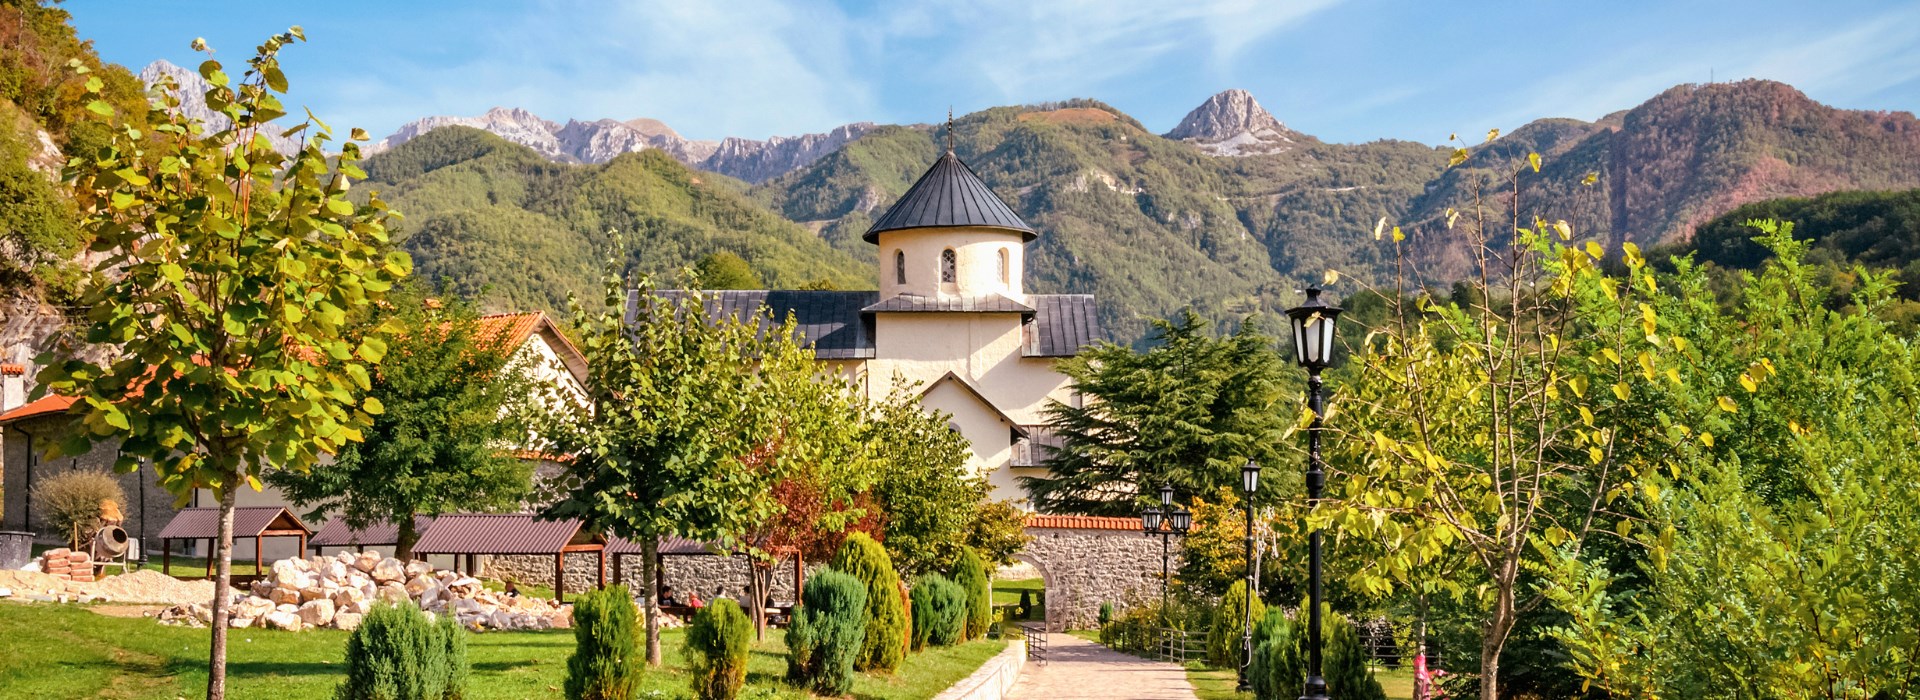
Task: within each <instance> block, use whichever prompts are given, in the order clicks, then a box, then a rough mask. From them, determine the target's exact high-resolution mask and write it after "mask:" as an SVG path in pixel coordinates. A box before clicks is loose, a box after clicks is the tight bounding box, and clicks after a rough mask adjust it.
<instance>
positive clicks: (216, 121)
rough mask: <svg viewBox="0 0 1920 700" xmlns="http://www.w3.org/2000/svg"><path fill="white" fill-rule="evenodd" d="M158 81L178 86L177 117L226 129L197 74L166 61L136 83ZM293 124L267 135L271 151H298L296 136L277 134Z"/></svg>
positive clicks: (151, 66)
mask: <svg viewBox="0 0 1920 700" xmlns="http://www.w3.org/2000/svg"><path fill="white" fill-rule="evenodd" d="M162 78H169V79H172V81H173V84H174V85H176V86H178V88H179V95H180V112H181V114H184V115H186V116H188V117H192V118H194V119H198V120H200V122H201V123H203V124H206V125H207V128H208V129H209V130H212V129H225V128H227V125H228V124H229V123H230V122H229V121H227V116H226V115H224V114H221V113H219V112H215V111H213V110H212V109H210V108H208V107H207V98H206V95H207V90H208V89H209V88H212V87H213V85H212V84H211V83H208V82H207V81H206V79H205V78H202V77H200V74H199V73H197V72H195V71H193V70H192V69H189V68H182V67H180V66H176V65H174V64H173V63H171V62H169V61H166V60H159V61H154V62H152V63H149V64H147V67H145V68H142V69H140V82H142V83H145V84H146V85H147V86H148V87H152V86H153V85H155V84H157V83H159V82H160V81H161V79H162ZM297 123H298V122H296V121H292V120H291V119H289V121H287V122H286V123H285V125H284V126H282V127H280V128H279V129H273V130H270V131H268V133H267V140H268V141H269V142H271V143H272V144H273V150H276V151H279V152H281V153H293V152H294V151H298V150H300V138H299V137H298V136H281V135H280V132H281V131H282V130H285V129H286V127H288V126H293V125H294V124H297ZM342 135H343V134H342Z"/></svg>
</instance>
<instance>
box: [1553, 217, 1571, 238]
mask: <svg viewBox="0 0 1920 700" xmlns="http://www.w3.org/2000/svg"><path fill="white" fill-rule="evenodd" d="M1553 230H1554V232H1555V233H1558V234H1560V240H1563V241H1571V240H1573V224H1569V223H1567V220H1566V219H1561V220H1559V221H1555V222H1553Z"/></svg>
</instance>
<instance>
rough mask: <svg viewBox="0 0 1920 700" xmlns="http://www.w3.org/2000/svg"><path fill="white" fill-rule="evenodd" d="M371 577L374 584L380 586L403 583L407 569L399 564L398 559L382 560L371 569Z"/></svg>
mask: <svg viewBox="0 0 1920 700" xmlns="http://www.w3.org/2000/svg"><path fill="white" fill-rule="evenodd" d="M372 576H373V580H374V581H375V582H376V583H381V584H387V583H393V582H396V581H404V580H406V578H407V567H406V565H405V564H402V563H400V560H399V559H382V560H380V563H379V564H378V565H375V566H374V567H373V571H372Z"/></svg>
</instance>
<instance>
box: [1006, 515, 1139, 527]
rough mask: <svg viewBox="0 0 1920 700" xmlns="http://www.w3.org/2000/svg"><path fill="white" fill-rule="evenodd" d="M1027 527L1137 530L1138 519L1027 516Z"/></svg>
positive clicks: (1086, 516) (1084, 516)
mask: <svg viewBox="0 0 1920 700" xmlns="http://www.w3.org/2000/svg"><path fill="white" fill-rule="evenodd" d="M1027 527H1040V528H1052V529H1059V530H1138V529H1140V519H1139V518H1104V517H1097V516H1092V515H1039V514H1034V515H1029V516H1027Z"/></svg>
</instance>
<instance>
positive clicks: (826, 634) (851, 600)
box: [787, 571, 867, 696]
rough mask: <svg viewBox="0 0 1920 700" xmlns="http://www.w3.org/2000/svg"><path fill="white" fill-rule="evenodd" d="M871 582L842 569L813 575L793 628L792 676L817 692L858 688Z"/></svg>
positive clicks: (789, 666)
mask: <svg viewBox="0 0 1920 700" xmlns="http://www.w3.org/2000/svg"><path fill="white" fill-rule="evenodd" d="M866 611H867V586H866V584H864V583H861V582H860V579H857V578H854V577H852V576H849V575H847V574H843V573H840V572H838V571H822V572H820V573H818V574H814V575H813V576H811V577H808V578H807V585H806V587H805V588H804V589H802V590H801V592H800V605H799V607H797V608H795V609H794V611H793V625H792V626H791V627H789V628H788V629H787V678H788V679H790V680H792V681H794V682H795V683H799V684H801V685H805V686H810V687H812V688H813V691H814V693H816V694H819V695H826V696H840V695H845V694H847V693H848V692H849V691H851V690H853V667H854V663H855V661H857V660H858V659H859V657H860V651H861V648H862V647H863V646H865V643H866V636H867V631H866V630H867V622H866V619H867V612H866Z"/></svg>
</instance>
